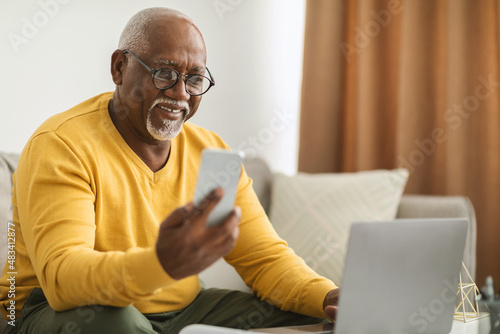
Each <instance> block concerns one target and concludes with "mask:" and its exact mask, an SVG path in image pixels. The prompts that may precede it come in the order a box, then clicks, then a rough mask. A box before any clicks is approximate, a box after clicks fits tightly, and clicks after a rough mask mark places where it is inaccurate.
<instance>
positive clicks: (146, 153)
mask: <svg viewBox="0 0 500 334" xmlns="http://www.w3.org/2000/svg"><path fill="white" fill-rule="evenodd" d="M108 112H109V116H110V117H111V120H112V121H113V124H114V125H115V127H116V129H117V130H118V132H119V133H120V135H121V136H122V138H123V140H125V142H126V143H127V145H128V146H129V147H130V148H131V149H132V150H133V151H134V152H135V154H136V155H137V156H138V157H139V158H140V159H141V160H142V161H143V162H144V163H145V164H146V165H147V166H148V167H149V169H151V170H152V171H153V172H157V171H159V170H160V169H162V168H163V167H164V166H165V165H166V163H167V161H168V157H169V156H170V140H166V141H153V140H150V141H149V142H148V141H147V140H145V139H143V138H141V135H140V134H139V133H138V131H137V130H136V129H135V128H134V127H133V126H132V124H131V123H130V121H129V119H128V118H127V117H120V116H119V115H118V113H117V112H116V109H115V107H114V104H113V99H112V100H110V101H109V104H108ZM122 114H123V115H125V113H124V112H122Z"/></svg>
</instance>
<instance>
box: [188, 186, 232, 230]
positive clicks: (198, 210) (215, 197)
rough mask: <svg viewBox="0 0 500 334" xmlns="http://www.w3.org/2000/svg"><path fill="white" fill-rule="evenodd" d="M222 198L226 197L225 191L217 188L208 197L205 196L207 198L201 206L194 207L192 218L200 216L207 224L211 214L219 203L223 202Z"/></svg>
mask: <svg viewBox="0 0 500 334" xmlns="http://www.w3.org/2000/svg"><path fill="white" fill-rule="evenodd" d="M222 196H224V189H223V188H215V189H214V190H212V191H211V192H210V193H209V194H208V195H207V196H205V198H204V199H203V200H202V201H201V203H200V204H199V205H197V206H195V207H194V209H193V210H192V211H191V214H190V216H191V215H192V216H198V217H200V218H203V219H201V220H202V221H203V222H205V221H206V220H207V218H208V215H209V214H210V212H212V210H213V209H214V208H215V206H216V205H217V203H219V201H220V200H221V198H222ZM193 218H194V217H193Z"/></svg>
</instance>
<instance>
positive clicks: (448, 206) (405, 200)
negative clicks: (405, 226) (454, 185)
mask: <svg viewBox="0 0 500 334" xmlns="http://www.w3.org/2000/svg"><path fill="white" fill-rule="evenodd" d="M397 218H467V219H469V231H468V233H467V241H466V243H465V251H464V258H463V262H464V264H465V266H466V267H467V269H468V270H469V272H470V274H471V276H472V278H473V279H475V273H476V214H475V212H474V207H473V205H472V203H471V201H470V200H469V199H468V198H467V197H464V196H434V195H403V197H402V198H401V202H400V204H399V209H398V214H397ZM462 275H464V273H463V272H462ZM462 277H464V276H462Z"/></svg>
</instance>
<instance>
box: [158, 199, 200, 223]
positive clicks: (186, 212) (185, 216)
mask: <svg viewBox="0 0 500 334" xmlns="http://www.w3.org/2000/svg"><path fill="white" fill-rule="evenodd" d="M193 208H194V204H193V202H189V203H187V204H186V205H184V206H181V207H178V208H177V209H175V210H174V211H173V212H172V213H171V214H170V215H169V216H168V217H167V219H165V221H164V222H163V224H165V226H170V227H173V226H178V225H183V224H185V223H187V222H189V217H190V215H191V212H192V211H193Z"/></svg>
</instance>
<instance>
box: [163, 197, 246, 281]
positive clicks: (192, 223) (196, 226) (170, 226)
mask: <svg viewBox="0 0 500 334" xmlns="http://www.w3.org/2000/svg"><path fill="white" fill-rule="evenodd" d="M223 195H224V190H223V189H222V188H217V189H215V190H214V191H213V192H211V193H210V194H209V195H208V196H207V197H206V198H205V199H204V200H203V202H202V203H201V204H200V205H199V207H196V208H195V207H194V205H193V203H192V202H190V203H188V204H187V205H185V206H183V207H180V208H177V209H176V210H175V211H174V212H172V213H171V214H170V215H169V216H168V217H167V218H166V219H165V220H164V221H163V223H162V224H161V226H160V233H159V235H158V240H157V241H156V253H157V255H158V259H159V260H160V263H161V265H162V266H163V269H165V271H166V272H167V274H168V275H170V277H172V278H174V279H182V278H185V277H188V276H191V275H196V274H198V273H200V272H201V271H202V270H204V269H205V268H207V267H209V266H210V265H211V264H212V263H214V262H215V261H217V260H218V259H220V258H221V257H222V256H224V255H226V254H227V253H229V252H230V251H231V250H232V249H233V247H234V246H235V244H236V239H237V238H238V233H239V228H238V223H239V221H240V218H241V211H240V209H239V208H238V207H236V208H235V209H233V211H232V212H231V213H230V214H229V216H228V217H227V218H226V219H225V220H224V222H222V223H221V224H220V225H217V226H212V227H207V226H206V221H207V218H208V214H209V213H210V212H211V211H212V210H213V208H214V207H215V205H216V204H217V203H218V202H219V201H220V199H221V198H222V196H223Z"/></svg>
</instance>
